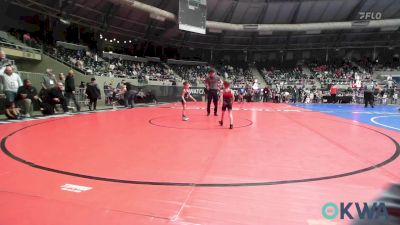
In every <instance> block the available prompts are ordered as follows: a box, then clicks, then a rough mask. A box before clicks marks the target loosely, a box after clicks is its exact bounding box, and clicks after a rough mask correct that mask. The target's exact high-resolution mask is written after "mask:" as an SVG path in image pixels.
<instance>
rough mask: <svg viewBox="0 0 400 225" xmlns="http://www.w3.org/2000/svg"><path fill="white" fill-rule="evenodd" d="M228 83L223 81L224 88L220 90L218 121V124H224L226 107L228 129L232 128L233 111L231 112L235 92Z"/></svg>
mask: <svg viewBox="0 0 400 225" xmlns="http://www.w3.org/2000/svg"><path fill="white" fill-rule="evenodd" d="M229 86H230V84H229V82H227V81H224V89H223V90H222V91H221V95H220V96H221V98H222V116H221V121H219V125H221V126H222V125H224V114H225V111H226V109H228V111H229V122H230V125H229V129H233V113H232V104H233V102H234V100H235V93H234V92H233V90H231V88H230V87H229Z"/></svg>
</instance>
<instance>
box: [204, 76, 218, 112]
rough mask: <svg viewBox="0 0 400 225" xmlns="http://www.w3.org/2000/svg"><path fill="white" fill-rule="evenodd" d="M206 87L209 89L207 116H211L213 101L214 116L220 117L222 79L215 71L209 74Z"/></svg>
mask: <svg viewBox="0 0 400 225" xmlns="http://www.w3.org/2000/svg"><path fill="white" fill-rule="evenodd" d="M205 85H206V89H207V116H209V115H210V111H211V110H210V107H211V100H212V101H213V102H214V116H218V114H217V110H218V93H219V88H220V85H221V78H220V77H219V76H217V75H215V70H213V69H211V70H210V71H209V72H208V77H207V78H206V80H205Z"/></svg>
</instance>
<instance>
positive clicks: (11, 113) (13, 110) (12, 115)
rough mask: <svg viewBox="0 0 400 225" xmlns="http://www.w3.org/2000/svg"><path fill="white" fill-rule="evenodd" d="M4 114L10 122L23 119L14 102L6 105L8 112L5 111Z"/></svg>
mask: <svg viewBox="0 0 400 225" xmlns="http://www.w3.org/2000/svg"><path fill="white" fill-rule="evenodd" d="M4 114H5V115H6V117H7V119H10V120H18V119H21V114H20V112H19V109H18V108H17V107H15V103H14V102H8V103H7V104H6V110H5V111H4Z"/></svg>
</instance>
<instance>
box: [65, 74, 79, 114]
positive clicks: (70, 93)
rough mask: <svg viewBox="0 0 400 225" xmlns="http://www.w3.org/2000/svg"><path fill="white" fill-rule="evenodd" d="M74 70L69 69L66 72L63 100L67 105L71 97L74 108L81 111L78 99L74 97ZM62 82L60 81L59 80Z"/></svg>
mask: <svg viewBox="0 0 400 225" xmlns="http://www.w3.org/2000/svg"><path fill="white" fill-rule="evenodd" d="M74 75H75V73H74V71H73V70H70V71H69V72H68V75H67V78H66V79H65V100H66V104H67V106H69V102H70V100H71V99H72V100H73V101H74V104H75V107H76V110H77V111H78V112H79V111H81V106H80V105H79V103H78V101H77V100H76V97H75V79H74ZM61 83H62V82H61Z"/></svg>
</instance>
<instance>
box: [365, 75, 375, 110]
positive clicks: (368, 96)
mask: <svg viewBox="0 0 400 225" xmlns="http://www.w3.org/2000/svg"><path fill="white" fill-rule="evenodd" d="M374 91H375V84H374V82H373V81H372V80H370V81H368V82H367V83H366V84H365V86H364V104H365V108H367V107H368V104H369V105H371V107H372V108H374Z"/></svg>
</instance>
